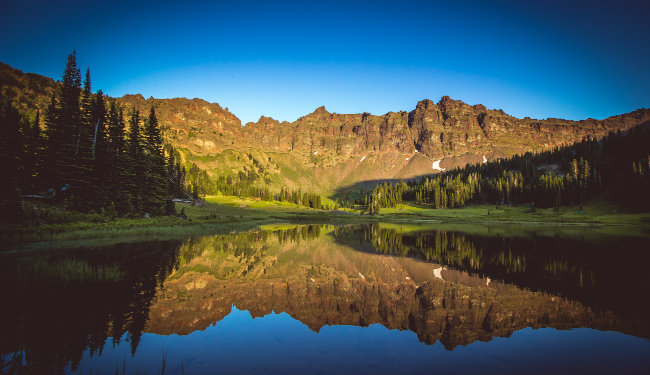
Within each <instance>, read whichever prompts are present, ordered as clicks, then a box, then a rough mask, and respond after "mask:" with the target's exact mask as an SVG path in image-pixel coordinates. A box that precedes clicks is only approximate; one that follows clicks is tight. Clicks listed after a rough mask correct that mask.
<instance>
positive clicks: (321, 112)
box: [311, 105, 330, 115]
mask: <svg viewBox="0 0 650 375" xmlns="http://www.w3.org/2000/svg"><path fill="white" fill-rule="evenodd" d="M311 114H312V115H329V114H330V113H329V112H328V111H327V109H325V106H324V105H322V106H320V107H318V108H316V109H315V110H314V112H312V113H311Z"/></svg>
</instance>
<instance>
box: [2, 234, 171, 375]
mask: <svg viewBox="0 0 650 375" xmlns="http://www.w3.org/2000/svg"><path fill="white" fill-rule="evenodd" d="M178 252H179V243H178V242H153V243H146V244H137V245H136V244H126V245H124V244H123V245H120V246H111V247H105V248H98V249H85V250H76V251H74V252H66V251H54V252H46V253H43V252H41V253H30V254H27V255H12V256H3V257H2V258H0V261H1V262H0V283H1V285H2V289H1V290H2V295H3V299H4V301H5V303H4V308H3V309H2V312H1V319H0V345H1V346H0V353H2V354H3V357H2V367H1V368H2V369H3V370H4V371H6V372H7V373H29V374H47V373H63V371H64V369H65V368H66V367H70V368H72V369H75V368H76V366H77V365H78V364H79V361H80V359H81V357H82V354H83V352H84V351H85V350H89V351H90V352H91V353H96V354H98V355H101V353H102V350H103V349H104V347H105V345H106V344H107V339H109V340H108V342H109V343H110V344H111V345H113V346H114V345H117V344H119V342H120V339H121V338H122V337H124V338H125V339H126V340H127V341H128V342H129V343H130V345H131V351H132V352H133V353H135V351H136V348H137V347H138V344H139V341H140V337H141V335H142V332H143V331H144V329H145V326H146V321H147V319H148V316H149V308H150V306H151V303H152V301H153V299H154V297H155V295H156V293H157V292H158V290H159V289H160V287H161V286H162V284H163V282H164V280H165V279H166V278H167V276H168V275H169V274H170V273H171V272H172V271H173V269H174V268H175V267H178Z"/></svg>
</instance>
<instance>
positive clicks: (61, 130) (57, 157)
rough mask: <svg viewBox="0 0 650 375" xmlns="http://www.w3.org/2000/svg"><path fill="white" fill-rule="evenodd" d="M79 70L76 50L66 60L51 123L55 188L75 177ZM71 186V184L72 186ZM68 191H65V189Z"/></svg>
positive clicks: (79, 123)
mask: <svg viewBox="0 0 650 375" xmlns="http://www.w3.org/2000/svg"><path fill="white" fill-rule="evenodd" d="M80 95H81V73H80V71H79V68H78V67H77V56H76V52H73V53H72V54H71V55H69V56H68V61H67V63H66V66H65V70H64V71H63V77H62V79H61V94H60V97H59V107H58V108H57V110H56V112H57V115H56V120H55V123H54V124H53V125H54V126H55V129H54V130H53V132H54V133H56V135H57V136H56V137H54V138H53V139H52V142H50V143H49V148H50V151H49V152H48V153H49V154H50V155H52V156H53V157H54V160H53V162H54V168H55V169H54V171H53V172H54V175H55V180H54V182H55V187H56V188H57V189H59V191H60V189H61V187H63V186H64V185H66V184H70V185H72V184H73V183H74V181H73V180H74V179H75V174H76V171H75V166H76V153H77V145H78V143H79V142H80V138H79V129H80V126H81V110H80V102H79V100H80ZM73 188H74V186H73ZM66 194H67V191H66Z"/></svg>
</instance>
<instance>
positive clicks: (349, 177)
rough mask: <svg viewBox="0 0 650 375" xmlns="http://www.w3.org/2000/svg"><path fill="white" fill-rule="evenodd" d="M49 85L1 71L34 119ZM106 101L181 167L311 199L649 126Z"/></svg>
mask: <svg viewBox="0 0 650 375" xmlns="http://www.w3.org/2000/svg"><path fill="white" fill-rule="evenodd" d="M56 85H57V83H56V82H55V81H54V80H52V79H50V78H47V77H43V76H39V75H36V74H31V73H22V72H21V71H18V70H15V69H13V68H11V67H10V66H8V65H6V64H1V65H0V88H1V90H2V95H3V96H9V97H12V98H13V99H14V102H15V103H17V105H18V107H19V109H20V110H21V111H22V112H23V113H26V114H29V115H32V116H33V114H34V113H35V111H36V108H40V109H41V113H43V112H44V110H45V107H46V106H47V103H48V100H49V97H50V96H51V94H52V93H53V92H54V91H55V90H56ZM115 100H117V102H118V103H119V104H121V105H122V106H123V107H124V108H125V110H126V112H127V113H128V112H129V111H130V110H131V108H137V109H139V110H140V111H146V110H148V108H149V107H150V106H152V105H153V106H154V107H155V108H156V110H157V113H158V116H159V121H160V123H161V124H162V126H163V128H164V135H165V138H166V140H167V141H168V142H169V143H171V144H173V145H174V146H175V147H176V148H178V149H179V150H180V151H181V153H182V156H183V159H184V160H185V162H186V163H194V164H196V165H197V166H199V167H200V168H202V169H205V170H207V171H208V172H209V174H211V175H213V176H216V175H223V174H236V173H237V172H239V171H247V170H255V171H256V172H258V173H259V174H261V175H263V176H264V178H265V180H267V182H270V183H271V185H272V186H281V185H286V186H289V187H303V188H306V189H312V190H315V191H320V192H332V191H334V190H335V189H341V188H343V189H344V188H345V187H350V186H353V185H355V184H357V185H358V184H359V183H363V182H370V181H377V180H386V179H403V178H412V177H416V176H422V175H427V174H434V173H438V172H440V171H442V170H444V169H449V168H453V167H457V166H464V165H465V164H466V163H480V162H485V161H487V160H494V159H497V158H503V157H508V156H512V155H514V154H518V153H523V152H528V151H542V150H548V149H551V148H553V147H556V146H560V145H567V144H571V143H573V142H575V141H579V140H582V139H583V138H586V137H592V138H600V137H602V136H605V135H606V134H608V133H609V132H612V131H617V130H621V131H624V130H627V129H630V128H633V127H635V126H638V125H643V124H649V123H650V110H649V109H639V110H637V111H634V112H631V113H627V114H622V115H618V116H613V117H610V118H607V119H604V120H594V119H586V120H581V121H569V120H561V119H552V118H551V119H545V120H535V119H530V118H527V117H526V118H524V119H519V118H516V117H513V116H510V115H508V114H506V113H505V112H503V111H502V110H499V109H487V108H486V107H485V106H483V105H480V104H478V105H469V104H467V103H464V102H462V101H460V100H453V99H451V98H449V97H447V96H444V97H442V98H441V99H440V101H438V103H434V102H433V101H431V100H428V99H425V100H421V101H420V102H418V103H417V105H416V107H415V109H413V110H411V111H409V112H406V111H400V112H389V113H386V114H384V115H371V114H369V113H361V114H338V113H330V112H328V111H327V110H326V109H325V107H319V108H317V109H316V110H315V111H314V112H312V113H310V114H308V115H306V116H303V117H301V118H299V119H298V120H296V121H294V122H286V121H283V122H280V121H278V120H275V119H273V118H270V117H265V116H262V117H260V119H259V120H258V121H257V122H255V123H248V124H246V125H245V126H241V121H240V120H239V119H238V118H237V117H236V116H235V115H234V114H233V113H231V112H230V111H229V110H228V108H223V107H221V106H220V105H219V104H217V103H209V102H207V101H204V100H201V99H186V98H174V99H154V98H149V99H145V98H144V97H143V96H142V95H139V94H137V95H125V96H123V97H121V98H116V99H115Z"/></svg>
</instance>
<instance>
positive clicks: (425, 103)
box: [415, 99, 435, 110]
mask: <svg viewBox="0 0 650 375" xmlns="http://www.w3.org/2000/svg"><path fill="white" fill-rule="evenodd" d="M433 107H435V104H433V102H432V101H431V100H430V99H423V100H420V101H419V102H418V104H417V105H416V106H415V109H420V110H429V109H432V108H433Z"/></svg>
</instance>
